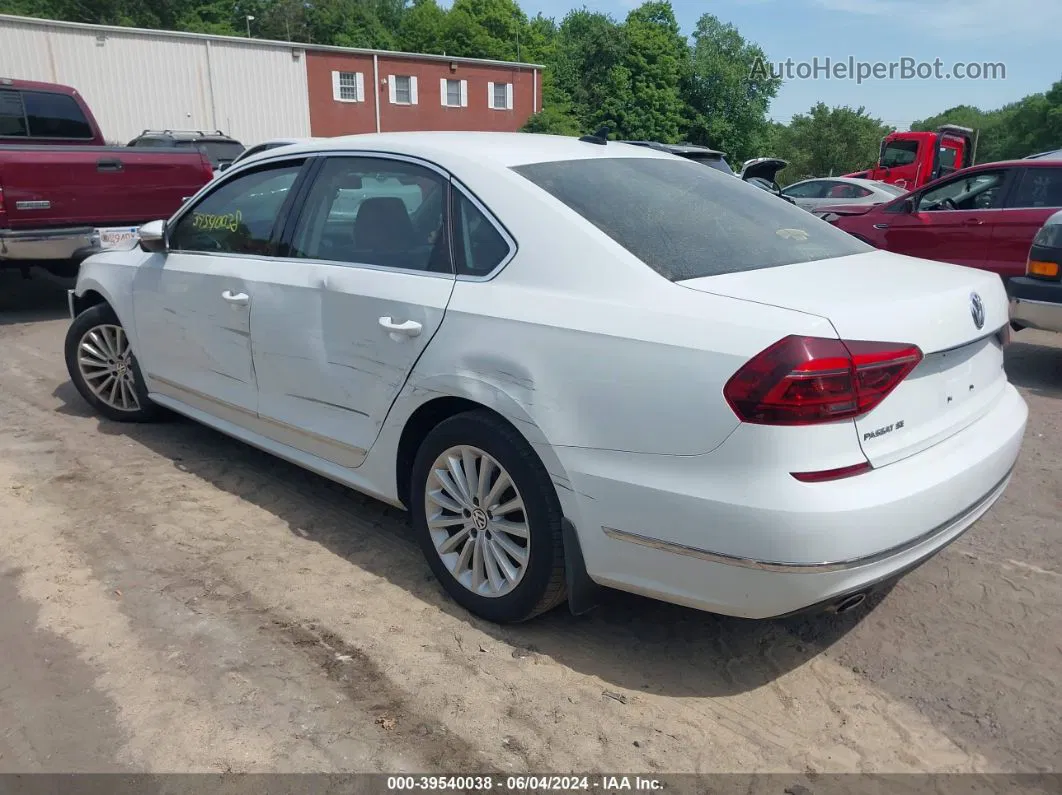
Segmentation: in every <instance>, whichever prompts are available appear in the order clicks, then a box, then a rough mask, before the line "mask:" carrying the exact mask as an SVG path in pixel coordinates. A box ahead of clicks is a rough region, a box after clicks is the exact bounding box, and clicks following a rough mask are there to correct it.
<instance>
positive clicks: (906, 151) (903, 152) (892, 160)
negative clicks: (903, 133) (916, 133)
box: [881, 141, 918, 168]
mask: <svg viewBox="0 0 1062 795" xmlns="http://www.w3.org/2000/svg"><path fill="white" fill-rule="evenodd" d="M917 156H918V141H889V143H887V144H886V145H885V151H884V152H882V153H881V166H882V168H896V166H909V165H911V163H913V162H914V161H915V158H916V157H917Z"/></svg>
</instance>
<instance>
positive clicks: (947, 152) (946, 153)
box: [940, 146, 959, 169]
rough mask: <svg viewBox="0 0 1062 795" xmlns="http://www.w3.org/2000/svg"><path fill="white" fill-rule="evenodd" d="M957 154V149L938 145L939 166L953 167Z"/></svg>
mask: <svg viewBox="0 0 1062 795" xmlns="http://www.w3.org/2000/svg"><path fill="white" fill-rule="evenodd" d="M958 156H959V150H958V149H953V148H951V147H950V146H942V147H940V167H941V168H950V169H954V168H955V160H956V158H957V157H958Z"/></svg>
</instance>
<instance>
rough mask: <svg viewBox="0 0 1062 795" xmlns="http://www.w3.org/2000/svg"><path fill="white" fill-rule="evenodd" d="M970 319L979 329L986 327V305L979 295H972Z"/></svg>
mask: <svg viewBox="0 0 1062 795" xmlns="http://www.w3.org/2000/svg"><path fill="white" fill-rule="evenodd" d="M970 317H972V318H973V322H974V325H975V326H977V328H978V329H982V328H984V327H985V304H984V301H982V300H981V296H979V295H978V294H977V293H970Z"/></svg>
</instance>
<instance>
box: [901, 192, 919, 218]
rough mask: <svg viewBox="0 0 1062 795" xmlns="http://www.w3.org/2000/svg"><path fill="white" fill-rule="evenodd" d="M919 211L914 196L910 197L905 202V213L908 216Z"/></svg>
mask: <svg viewBox="0 0 1062 795" xmlns="http://www.w3.org/2000/svg"><path fill="white" fill-rule="evenodd" d="M917 209H918V205H917V204H915V199H914V196H908V197H907V198H906V199H904V200H903V211H904V212H905V213H907V214H908V215H910V214H912V213H914V212H915V211H916V210H917Z"/></svg>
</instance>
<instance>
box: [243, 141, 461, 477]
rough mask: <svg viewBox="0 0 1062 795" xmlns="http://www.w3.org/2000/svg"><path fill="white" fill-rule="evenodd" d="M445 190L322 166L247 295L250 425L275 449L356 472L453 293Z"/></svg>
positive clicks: (442, 183)
mask: <svg viewBox="0 0 1062 795" xmlns="http://www.w3.org/2000/svg"><path fill="white" fill-rule="evenodd" d="M449 189H450V185H449V181H448V179H447V177H446V175H445V174H443V173H442V172H440V171H438V170H437V169H435V168H434V167H432V166H430V165H428V164H426V163H422V162H417V161H412V160H408V159H405V158H400V157H397V156H396V157H390V156H387V155H377V154H374V155H372V156H360V155H335V156H330V157H327V158H322V159H321V164H320V167H319V170H318V172H317V174H316V176H315V177H314V181H313V183H312V186H311V187H310V188H309V189H308V192H306V193H305V194H304V196H302V197H300V199H299V200H298V201H299V204H300V206H301V208H302V209H301V213H300V217H299V218H298V220H297V222H294V223H292V224H289V230H288V232H287V233H286V235H285V243H284V244H283V245H284V246H285V248H284V249H283V250H282V254H283V255H284V257H283V258H282V259H278V260H276V261H273V262H270V263H268V264H266V265H264V267H262V268H261V269H260V270H258V271H257V272H256V273H255V274H254V282H255V283H254V285H253V286H252V289H253V291H254V295H255V300H254V304H253V306H252V308H251V324H250V328H251V335H252V336H251V342H252V344H253V348H254V371H255V373H256V375H257V379H258V388H259V402H258V413H259V416H260V417H261V419H263V420H265V424H266V425H267V426H268V428H271V429H273V430H272V431H270V430H268V429H267V431H265V432H267V433H273V434H274V438H276V440H277V441H280V442H282V443H284V444H288V445H291V446H293V447H295V448H297V449H300V450H303V451H304V452H307V453H310V454H311V455H315V456H318V457H320V458H324V459H325V460H327V461H331V462H332V463H336V464H339V465H341V466H347V467H356V466H358V465H360V464H361V462H362V461H363V460H364V458H365V455H366V454H367V452H368V450H369V449H370V448H371V447H372V445H373V443H374V442H375V440H376V437H377V435H378V434H379V431H380V428H381V426H382V425H383V422H384V420H385V419H386V417H387V413H388V411H389V410H390V408H391V404H392V403H393V402H394V400H395V398H396V397H397V396H398V392H399V390H400V389H401V388H402V386H403V385H404V384H405V381H406V378H407V377H408V375H409V373H410V371H411V370H412V369H413V366H414V364H415V363H416V361H417V359H418V358H419V357H420V354H421V352H422V351H423V350H424V348H425V347H426V346H427V345H428V343H429V341H430V340H431V338H432V336H433V335H434V334H435V331H436V330H437V329H438V328H439V325H440V323H442V319H443V314H444V313H445V311H446V306H447V304H448V302H449V300H450V294H451V293H452V291H453V287H454V278H455V277H454V272H453V265H452V262H451V256H450V246H449V233H448V223H447V222H448V217H449V201H448V196H449Z"/></svg>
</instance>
